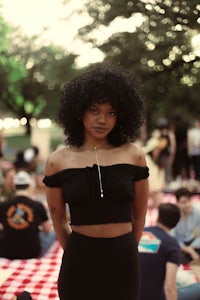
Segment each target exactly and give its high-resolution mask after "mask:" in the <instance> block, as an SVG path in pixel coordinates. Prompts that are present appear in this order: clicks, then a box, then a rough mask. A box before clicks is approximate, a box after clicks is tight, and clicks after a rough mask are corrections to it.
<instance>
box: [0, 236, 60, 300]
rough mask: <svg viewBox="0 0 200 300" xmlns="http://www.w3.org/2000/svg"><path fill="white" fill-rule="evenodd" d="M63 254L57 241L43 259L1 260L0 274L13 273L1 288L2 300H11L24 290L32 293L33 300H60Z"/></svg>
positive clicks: (0, 295) (0, 297)
mask: <svg viewBox="0 0 200 300" xmlns="http://www.w3.org/2000/svg"><path fill="white" fill-rule="evenodd" d="M62 252H63V251H62V249H61V247H60V246H59V244H58V242H57V241H55V242H54V244H53V245H52V246H51V248H50V249H49V251H48V252H47V253H46V255H45V256H43V257H42V258H38V259H24V260H9V259H4V258H0V273H1V272H2V271H3V270H9V272H11V274H10V275H9V277H8V278H7V280H5V281H4V282H3V283H2V284H1V286H0V300H11V299H13V297H14V296H17V295H18V294H20V293H21V292H23V291H24V290H26V291H28V292H29V293H31V296H32V298H33V300H50V299H53V300H58V299H59V298H58V293H57V278H58V272H59V267H60V263H61V257H62ZM2 273H3V272H2ZM0 276H1V275H0Z"/></svg>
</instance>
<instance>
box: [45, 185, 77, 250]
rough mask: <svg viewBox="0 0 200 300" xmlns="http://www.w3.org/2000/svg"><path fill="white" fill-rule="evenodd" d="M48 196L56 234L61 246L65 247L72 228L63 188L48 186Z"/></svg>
mask: <svg viewBox="0 0 200 300" xmlns="http://www.w3.org/2000/svg"><path fill="white" fill-rule="evenodd" d="M46 196H47V203H48V207H49V212H50V215H51V219H52V222H53V227H54V230H55V233H56V236H57V238H58V240H59V242H60V245H61V247H62V248H63V249H65V247H66V243H67V238H68V236H69V234H70V233H71V228H70V225H69V218H68V214H67V209H66V204H65V202H64V201H63V197H62V189H61V188H48V187H46Z"/></svg>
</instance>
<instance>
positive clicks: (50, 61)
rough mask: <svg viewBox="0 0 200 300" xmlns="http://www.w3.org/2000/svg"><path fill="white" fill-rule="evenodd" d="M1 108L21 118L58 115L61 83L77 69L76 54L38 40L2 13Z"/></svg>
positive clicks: (29, 128) (54, 117)
mask: <svg viewBox="0 0 200 300" xmlns="http://www.w3.org/2000/svg"><path fill="white" fill-rule="evenodd" d="M0 42H1V43H0V99H1V101H0V109H1V111H6V112H10V114H11V115H13V116H16V117H18V118H22V117H26V119H27V121H28V124H27V133H28V134H30V130H31V127H30V123H29V122H30V119H31V118H33V117H34V118H42V117H49V118H51V119H56V110H57V106H58V100H59V95H60V88H61V86H62V85H63V84H64V83H66V82H67V81H69V80H70V79H71V78H72V76H74V74H75V73H76V72H77V70H76V69H74V61H75V58H76V56H75V55H72V54H69V53H66V52H65V51H64V49H62V48H60V47H56V46H55V45H50V46H42V45H39V44H38V41H37V36H33V37H31V38H27V37H26V36H23V35H21V34H20V33H19V32H18V31H17V29H16V28H11V27H10V26H9V25H8V24H7V23H6V22H5V21H4V19H3V18H2V17H0Z"/></svg>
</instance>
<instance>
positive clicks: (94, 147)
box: [91, 142, 106, 198]
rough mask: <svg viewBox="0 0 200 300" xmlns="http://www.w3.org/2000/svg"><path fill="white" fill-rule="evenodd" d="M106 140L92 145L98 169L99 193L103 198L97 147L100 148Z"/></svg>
mask: <svg viewBox="0 0 200 300" xmlns="http://www.w3.org/2000/svg"><path fill="white" fill-rule="evenodd" d="M105 143H106V142H104V143H102V144H100V145H97V146H93V145H91V146H92V149H93V150H94V152H95V156H96V162H97V170H98V175H99V188H100V194H101V198H103V196H104V195H103V185H102V178H101V168H100V165H99V158H98V155H97V149H98V148H100V147H101V146H103V145H104V144H105Z"/></svg>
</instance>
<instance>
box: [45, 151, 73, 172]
mask: <svg viewBox="0 0 200 300" xmlns="http://www.w3.org/2000/svg"><path fill="white" fill-rule="evenodd" d="M69 152H70V147H69V146H64V147H62V148H59V149H57V150H55V151H53V152H51V153H50V154H49V156H48V158H47V161H46V170H45V174H46V175H52V174H54V173H57V172H59V171H61V170H62V169H63V162H64V161H65V159H67V156H68V153H69Z"/></svg>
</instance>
